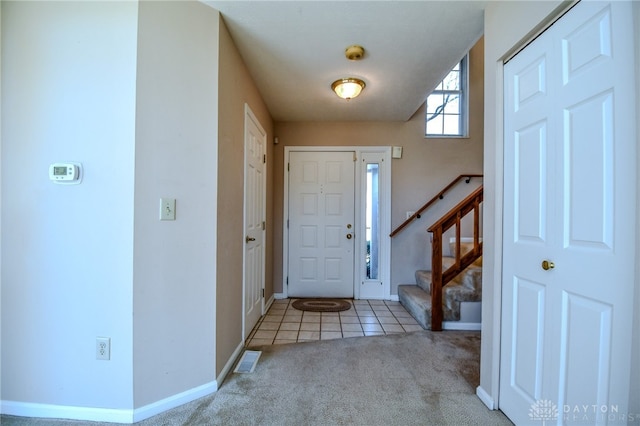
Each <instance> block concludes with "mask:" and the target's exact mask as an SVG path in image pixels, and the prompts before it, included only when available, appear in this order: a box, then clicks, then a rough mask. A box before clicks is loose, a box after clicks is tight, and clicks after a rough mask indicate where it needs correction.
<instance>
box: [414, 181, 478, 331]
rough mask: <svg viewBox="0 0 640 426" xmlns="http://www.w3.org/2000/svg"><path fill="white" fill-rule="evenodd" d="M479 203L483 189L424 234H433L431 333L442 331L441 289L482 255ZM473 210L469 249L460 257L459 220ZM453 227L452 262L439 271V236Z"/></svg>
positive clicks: (469, 196)
mask: <svg viewBox="0 0 640 426" xmlns="http://www.w3.org/2000/svg"><path fill="white" fill-rule="evenodd" d="M482 200H483V187H482V186H480V187H478V188H477V189H476V190H475V191H473V192H472V193H471V194H469V195H468V196H467V197H466V198H465V199H464V200H462V201H461V202H460V203H459V204H458V205H457V206H455V207H454V208H453V209H451V210H450V211H449V212H448V213H447V214H445V215H444V216H442V218H440V219H439V220H438V221H437V222H436V223H434V224H433V225H431V226H430V227H429V229H427V231H428V232H431V233H433V238H432V242H431V245H432V255H431V330H433V331H441V330H442V320H443V311H442V288H443V287H444V286H445V285H446V284H447V283H448V282H449V281H451V280H452V279H453V278H455V277H456V275H458V274H459V273H460V272H462V271H464V270H465V269H466V268H467V267H468V266H469V265H471V264H472V263H473V262H474V261H476V260H477V259H478V258H479V257H480V256H482V242H481V241H480V203H482ZM471 211H473V248H472V249H471V250H470V251H468V252H467V253H465V254H464V256H463V255H462V250H461V245H460V221H461V220H462V218H463V217H465V216H466V215H467V214H468V213H469V212H471ZM454 225H455V226H456V236H455V238H456V250H455V253H454V258H455V262H454V263H453V265H451V266H450V267H449V268H448V269H447V270H446V271H443V270H442V235H443V234H444V233H445V232H446V231H447V230H448V229H449V228H451V227H452V226H454Z"/></svg>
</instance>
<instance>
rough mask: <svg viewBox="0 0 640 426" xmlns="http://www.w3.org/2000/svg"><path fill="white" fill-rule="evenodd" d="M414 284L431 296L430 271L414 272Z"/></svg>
mask: <svg viewBox="0 0 640 426" xmlns="http://www.w3.org/2000/svg"><path fill="white" fill-rule="evenodd" d="M416 284H417V285H418V287H420V288H421V289H423V290H424V291H425V292H427V293H428V294H431V271H424V270H418V271H416Z"/></svg>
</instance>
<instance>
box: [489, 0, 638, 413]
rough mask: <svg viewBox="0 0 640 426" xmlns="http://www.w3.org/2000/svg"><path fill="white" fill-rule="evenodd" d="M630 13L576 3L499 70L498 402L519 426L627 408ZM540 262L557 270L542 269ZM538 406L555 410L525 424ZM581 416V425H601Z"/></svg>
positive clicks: (632, 153) (631, 248)
mask: <svg viewBox="0 0 640 426" xmlns="http://www.w3.org/2000/svg"><path fill="white" fill-rule="evenodd" d="M630 16H631V11H630V4H629V3H627V2H613V3H610V4H609V3H596V2H580V3H578V4H577V5H576V6H575V7H574V8H573V9H572V10H571V11H569V12H568V13H567V14H566V15H565V16H564V17H562V18H561V19H560V20H558V22H556V23H555V24H554V25H553V26H552V27H550V28H549V29H548V30H547V31H546V32H545V33H543V34H542V35H541V36H540V37H538V39H536V40H534V41H533V42H532V43H531V44H530V45H529V46H528V47H527V48H526V49H524V50H523V51H522V52H520V53H519V54H518V55H516V56H515V57H514V58H513V59H512V60H511V61H510V62H509V63H508V64H506V65H505V68H504V71H505V73H504V75H505V132H504V134H505V141H504V143H505V146H504V159H505V164H504V197H505V199H504V235H503V238H504V240H503V311H502V312H503V316H502V326H503V330H502V335H501V339H502V349H501V367H500V371H501V378H500V400H499V405H500V408H501V409H502V410H503V411H504V412H505V414H507V415H508V416H509V417H510V418H511V420H513V421H514V422H515V423H517V424H539V423H540V422H539V421H540V420H550V421H553V422H556V421H557V423H558V424H564V423H565V419H564V417H563V413H564V412H565V410H567V407H568V409H569V410H570V411H571V410H573V408H574V407H583V406H587V405H588V406H598V407H602V406H606V407H612V406H615V407H616V409H617V410H618V411H619V412H620V413H623V412H627V411H626V407H627V404H628V400H629V377H628V370H629V367H630V366H629V363H630V354H631V352H630V350H631V349H630V343H629V342H630V340H631V336H630V334H631V327H630V324H631V322H632V317H633V311H632V299H633V276H634V275H633V274H634V263H635V244H634V240H633V235H635V190H634V189H635V188H634V184H635V183H634V182H635V180H634V177H635V158H636V147H635V143H634V140H635V139H634V138H635V133H634V125H633V119H632V117H633V113H634V107H635V104H634V98H633V93H634V90H635V89H634V80H633V73H632V71H631V72H630V70H632V69H633V63H634V62H633V49H632V46H631V44H630V41H629V40H631V35H632V25H631V20H630V18H629V17H630ZM614 52H617V55H614V54H613V53H614ZM545 260H547V261H549V262H551V263H553V265H552V267H547V268H546V269H544V268H543V264H542V262H543V261H545ZM541 401H543V402H549V403H550V404H553V405H554V406H555V407H556V408H557V409H558V413H559V414H556V417H555V418H549V417H546V418H533V417H532V416H531V415H530V413H531V410H532V408H534V407H535V406H536V404H538V403H540V402H541ZM587 414H589V413H587ZM590 414H591V418H588V416H587V418H581V421H583V422H587V423H598V422H602V418H600V419H596V417H595V414H596V413H590ZM605 420H606V419H605Z"/></svg>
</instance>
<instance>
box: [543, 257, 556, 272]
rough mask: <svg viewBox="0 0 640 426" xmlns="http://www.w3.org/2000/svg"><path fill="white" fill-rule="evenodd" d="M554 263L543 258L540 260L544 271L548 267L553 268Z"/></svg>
mask: <svg viewBox="0 0 640 426" xmlns="http://www.w3.org/2000/svg"><path fill="white" fill-rule="evenodd" d="M555 266H556V265H554V263H553V262H549V261H548V260H543V261H542V269H544V270H545V271H548V270H549V269H553V268H555Z"/></svg>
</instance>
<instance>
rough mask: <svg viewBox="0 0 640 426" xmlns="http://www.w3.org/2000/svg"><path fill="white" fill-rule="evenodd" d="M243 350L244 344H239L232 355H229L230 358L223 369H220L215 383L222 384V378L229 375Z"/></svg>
mask: <svg viewBox="0 0 640 426" xmlns="http://www.w3.org/2000/svg"><path fill="white" fill-rule="evenodd" d="M243 349H244V343H242V342H241V343H240V344H239V345H238V346H237V347H236V349H235V350H234V351H233V354H231V357H230V358H229V359H228V360H227V363H226V364H225V365H224V367H223V368H222V371H221V372H220V374H219V375H218V377H217V378H216V382H218V383H220V384H222V382H223V381H224V378H225V377H227V374H229V371H231V369H232V368H233V365H234V364H235V363H236V360H237V359H238V357H239V356H240V354H241V353H242V350H243Z"/></svg>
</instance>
